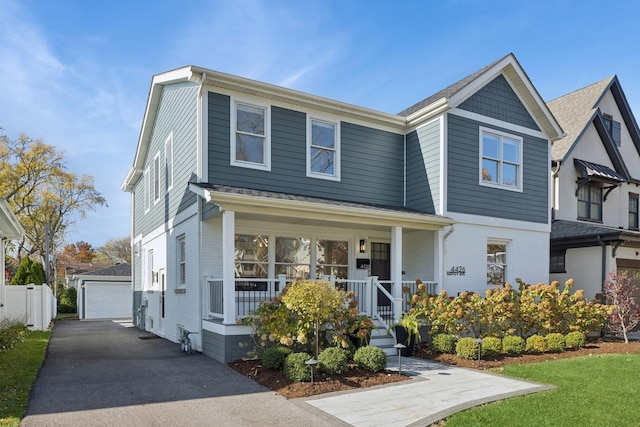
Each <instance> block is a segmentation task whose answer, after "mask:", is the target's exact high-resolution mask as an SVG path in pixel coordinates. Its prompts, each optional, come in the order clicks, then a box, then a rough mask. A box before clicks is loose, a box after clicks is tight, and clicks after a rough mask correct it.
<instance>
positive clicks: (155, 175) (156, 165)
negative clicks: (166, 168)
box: [153, 154, 160, 203]
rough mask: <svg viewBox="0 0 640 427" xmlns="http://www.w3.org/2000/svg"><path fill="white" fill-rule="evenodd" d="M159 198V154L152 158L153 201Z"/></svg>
mask: <svg viewBox="0 0 640 427" xmlns="http://www.w3.org/2000/svg"><path fill="white" fill-rule="evenodd" d="M159 199H160V154H158V155H156V157H155V158H154V159H153V202H154V203H155V202H157V201H158V200H159Z"/></svg>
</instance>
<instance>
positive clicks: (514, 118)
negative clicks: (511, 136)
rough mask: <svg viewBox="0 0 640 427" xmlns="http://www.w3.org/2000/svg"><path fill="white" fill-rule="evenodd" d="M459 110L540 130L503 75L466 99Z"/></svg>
mask: <svg viewBox="0 0 640 427" xmlns="http://www.w3.org/2000/svg"><path fill="white" fill-rule="evenodd" d="M459 108H460V109H462V110H467V111H471V112H474V113H478V114H482V115H484V116H487V117H492V118H494V119H498V120H502V121H505V122H509V123H514V124H517V125H520V126H524V127H526V128H529V129H535V130H540V129H539V128H538V125H536V122H535V121H534V120H533V118H532V117H531V115H530V114H529V112H528V111H527V109H526V108H525V106H524V105H523V104H522V102H520V98H518V96H517V95H516V94H515V92H514V91H513V89H512V88H511V86H510V85H509V82H507V80H506V79H505V78H504V76H503V75H502V74H500V75H499V76H498V77H496V78H495V79H493V80H492V81H491V82H489V83H488V84H487V85H486V86H484V87H483V88H482V89H480V90H479V91H478V92H476V93H474V94H473V95H472V96H470V97H469V98H468V99H466V100H465V101H464V102H463V103H462V104H460V106H459Z"/></svg>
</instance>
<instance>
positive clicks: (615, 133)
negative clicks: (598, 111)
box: [602, 114, 622, 147]
mask: <svg viewBox="0 0 640 427" xmlns="http://www.w3.org/2000/svg"><path fill="white" fill-rule="evenodd" d="M602 119H603V120H604V127H605V128H607V132H609V135H610V136H611V138H612V139H613V141H614V142H615V143H616V145H617V146H618V147H620V145H622V137H621V132H620V122H617V121H615V120H613V116H611V115H609V114H603V115H602Z"/></svg>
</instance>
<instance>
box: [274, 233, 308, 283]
mask: <svg viewBox="0 0 640 427" xmlns="http://www.w3.org/2000/svg"><path fill="white" fill-rule="evenodd" d="M275 267H276V276H277V275H279V274H286V275H287V279H308V278H309V273H310V269H311V239H309V238H306V237H276V265H275Z"/></svg>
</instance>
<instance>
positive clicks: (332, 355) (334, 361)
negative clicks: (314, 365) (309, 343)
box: [318, 347, 349, 374]
mask: <svg viewBox="0 0 640 427" xmlns="http://www.w3.org/2000/svg"><path fill="white" fill-rule="evenodd" d="M348 361H349V357H348V356H347V352H346V351H344V350H342V349H341V348H338V347H329V348H325V349H324V350H322V351H321V352H320V354H319V355H318V367H319V368H320V370H321V371H322V372H326V373H327V374H342V373H344V372H346V371H347V362H348Z"/></svg>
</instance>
